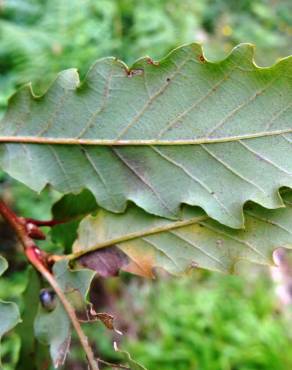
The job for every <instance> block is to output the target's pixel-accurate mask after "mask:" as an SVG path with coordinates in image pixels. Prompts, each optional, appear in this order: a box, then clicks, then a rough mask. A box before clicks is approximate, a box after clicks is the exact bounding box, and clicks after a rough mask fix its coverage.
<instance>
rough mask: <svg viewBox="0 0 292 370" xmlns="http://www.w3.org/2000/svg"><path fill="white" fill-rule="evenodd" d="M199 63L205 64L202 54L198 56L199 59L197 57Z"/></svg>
mask: <svg viewBox="0 0 292 370" xmlns="http://www.w3.org/2000/svg"><path fill="white" fill-rule="evenodd" d="M198 59H199V61H200V62H201V63H206V59H205V58H204V55H203V54H200V55H199V57H198Z"/></svg>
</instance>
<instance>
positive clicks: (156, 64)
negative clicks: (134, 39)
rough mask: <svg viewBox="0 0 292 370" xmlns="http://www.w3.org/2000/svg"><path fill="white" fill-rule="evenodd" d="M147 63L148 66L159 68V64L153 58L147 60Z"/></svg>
mask: <svg viewBox="0 0 292 370" xmlns="http://www.w3.org/2000/svg"><path fill="white" fill-rule="evenodd" d="M146 62H147V63H148V64H151V65H152V66H159V62H157V61H154V60H153V59H152V58H147V59H146Z"/></svg>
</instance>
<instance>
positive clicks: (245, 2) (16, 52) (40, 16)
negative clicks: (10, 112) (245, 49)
mask: <svg viewBox="0 0 292 370" xmlns="http://www.w3.org/2000/svg"><path fill="white" fill-rule="evenodd" d="M0 17H1V19H0V74H1V77H0V83H1V93H0V105H1V106H2V109H3V107H4V106H5V105H6V103H7V98H8V96H9V95H11V93H12V92H13V91H14V90H15V89H16V88H17V87H19V86H20V85H22V84H24V83H28V82H30V81H32V82H33V86H34V91H35V92H36V93H37V94H39V93H41V92H43V91H44V90H45V88H46V87H47V86H48V84H49V82H51V81H52V80H53V79H54V77H55V75H56V73H57V72H59V71H60V70H62V69H66V68H70V67H76V68H78V69H79V70H80V72H81V76H82V77H83V76H84V74H85V73H86V71H87V70H88V68H89V66H90V65H91V64H92V63H93V62H94V61H95V60H96V59H97V58H100V57H104V56H109V55H114V56H116V57H118V58H120V59H123V60H125V61H126V62H128V63H132V62H133V61H134V60H135V59H137V58H139V57H141V56H143V55H145V54H148V55H150V56H152V57H153V58H161V57H162V56H164V55H165V54H166V53H167V52H168V51H170V50H171V49H172V48H174V47H176V46H178V45H180V44H182V43H186V42H192V41H199V42H202V43H203V44H204V47H205V49H206V51H207V55H209V54H210V55H211V56H212V57H217V58H218V57H223V56H224V55H225V54H226V52H227V51H229V50H230V49H231V48H232V47H233V46H234V45H236V44H238V43H240V42H252V43H255V44H256V45H257V48H258V54H257V56H258V58H257V59H258V60H259V62H260V63H263V64H269V63H271V62H273V61H274V60H275V58H277V57H280V56H286V55H288V54H289V53H292V43H291V37H292V2H291V1H290V0H278V1H277V0H263V1H262V0H241V1H236V0H228V1H226V0H215V1H213V0H200V1H193V0H185V1H181V0H159V1H157V0H139V1H135V0H82V1H80V0H5V1H2V2H1V3H0Z"/></svg>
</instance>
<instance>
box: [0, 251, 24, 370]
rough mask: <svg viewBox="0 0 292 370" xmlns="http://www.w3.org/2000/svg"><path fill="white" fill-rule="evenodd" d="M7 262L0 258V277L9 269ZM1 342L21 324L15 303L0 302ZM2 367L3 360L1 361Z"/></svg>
mask: <svg viewBox="0 0 292 370" xmlns="http://www.w3.org/2000/svg"><path fill="white" fill-rule="evenodd" d="M7 267H8V263H7V261H6V260H5V259H4V258H3V257H2V256H0V276H1V275H2V274H3V273H4V271H5V270H6V269H7ZM0 318H1V319H0V341H1V338H2V336H3V335H4V334H5V333H7V332H9V330H11V329H13V328H14V327H15V326H16V325H17V324H18V323H19V322H21V319H20V314H19V309H18V307H17V305H16V304H15V303H13V302H4V301H2V300H0ZM0 365H1V359H0Z"/></svg>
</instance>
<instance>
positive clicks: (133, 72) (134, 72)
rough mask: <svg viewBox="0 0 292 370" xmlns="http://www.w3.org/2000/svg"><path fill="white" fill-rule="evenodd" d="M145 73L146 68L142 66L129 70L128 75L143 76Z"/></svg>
mask: <svg viewBox="0 0 292 370" xmlns="http://www.w3.org/2000/svg"><path fill="white" fill-rule="evenodd" d="M143 73H144V69H142V68H137V69H129V70H127V76H128V77H134V76H142V75H143Z"/></svg>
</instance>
